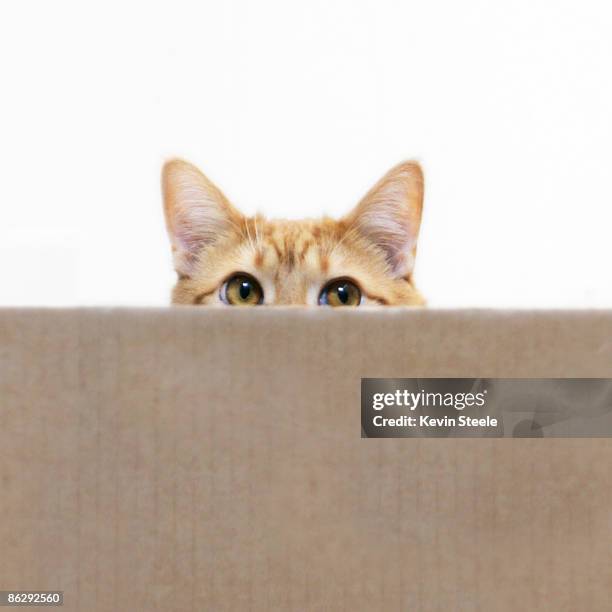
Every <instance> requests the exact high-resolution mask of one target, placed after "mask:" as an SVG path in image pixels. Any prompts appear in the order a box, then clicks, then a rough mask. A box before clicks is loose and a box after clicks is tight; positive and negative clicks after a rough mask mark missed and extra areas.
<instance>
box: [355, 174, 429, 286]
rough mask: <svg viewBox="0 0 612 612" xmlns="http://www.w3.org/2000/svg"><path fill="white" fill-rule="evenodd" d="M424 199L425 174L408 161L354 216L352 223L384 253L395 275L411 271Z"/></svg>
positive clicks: (384, 180)
mask: <svg viewBox="0 0 612 612" xmlns="http://www.w3.org/2000/svg"><path fill="white" fill-rule="evenodd" d="M422 198H423V174H422V171H421V169H420V167H419V165H418V164H417V163H415V162H405V163H403V164H399V165H398V166H396V167H395V168H393V169H392V170H391V171H390V172H388V173H387V174H386V175H385V176H384V177H383V178H382V179H381V180H380V181H379V182H378V183H377V184H376V185H375V186H374V187H373V188H372V189H371V190H370V191H369V192H368V194H367V195H366V196H365V198H364V199H363V200H362V201H361V202H360V204H359V205H358V206H357V208H356V209H355V211H354V213H353V215H352V218H353V221H352V222H353V223H354V224H356V225H357V226H358V227H359V230H360V232H361V234H362V235H363V236H364V237H366V238H367V239H368V240H369V241H370V242H371V243H372V244H374V245H376V246H377V247H378V248H379V249H380V250H381V251H383V253H384V254H385V257H386V260H387V263H388V264H389V266H390V268H391V270H392V272H393V274H394V275H396V276H405V275H406V274H409V273H410V272H411V271H412V267H413V265H414V248H415V246H416V242H417V237H418V233H419V225H420V219H421V207H422ZM349 219H350V218H349Z"/></svg>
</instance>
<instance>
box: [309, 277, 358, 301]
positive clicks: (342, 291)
mask: <svg viewBox="0 0 612 612" xmlns="http://www.w3.org/2000/svg"><path fill="white" fill-rule="evenodd" d="M319 304H321V305H324V306H359V304H361V291H359V287H357V285H356V284H355V283H354V282H352V281H350V280H348V279H346V278H339V279H336V280H333V281H331V282H329V283H327V285H325V287H323V290H322V291H321V294H320V295H319Z"/></svg>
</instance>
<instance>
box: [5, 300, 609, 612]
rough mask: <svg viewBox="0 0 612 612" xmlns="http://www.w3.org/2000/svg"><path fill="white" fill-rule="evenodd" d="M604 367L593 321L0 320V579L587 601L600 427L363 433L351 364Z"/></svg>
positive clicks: (383, 598) (77, 592) (600, 538)
mask: <svg viewBox="0 0 612 612" xmlns="http://www.w3.org/2000/svg"><path fill="white" fill-rule="evenodd" d="M417 376H421V377H476V376H482V377H612V312H611V311H589V312H586V311H585V312H561V311H558V312H554V311H553V312H495V311H477V310H476V311H471V310H468V311H437V310H405V309H385V310H365V309H361V310H354V311H343V310H336V311H332V310H328V309H312V310H307V309H301V308H295V309H278V308H271V309H267V308H258V309H250V310H237V309H227V310H225V309H222V310H206V309H197V308H174V309H159V310H139V309H135V310H126V309H114V310H104V309H89V310H87V309H85V310H19V309H12V310H11V309H9V310H4V311H0V414H1V417H2V427H1V428H0V453H1V461H0V484H1V488H0V516H1V521H0V545H1V549H0V589H23V590H34V589H47V590H63V591H64V601H65V603H64V609H65V610H86V611H91V612H99V611H107V610H108V611H111V610H112V611H127V610H147V611H150V610H164V611H170V610H172V611H174V610H213V611H215V612H216V611H222V610H350V611H355V610H364V611H372V610H516V609H517V608H518V609H523V610H536V609H537V610H555V611H560V610H572V611H573V610H607V609H610V593H611V589H612V546H611V545H610V542H611V541H612V470H611V469H610V466H611V465H612V443H611V441H610V440H609V439H573V440H572V439H569V440H568V439H535V440H533V439H524V440H511V439H362V438H361V435H360V378H361V377H397V378H401V377H417Z"/></svg>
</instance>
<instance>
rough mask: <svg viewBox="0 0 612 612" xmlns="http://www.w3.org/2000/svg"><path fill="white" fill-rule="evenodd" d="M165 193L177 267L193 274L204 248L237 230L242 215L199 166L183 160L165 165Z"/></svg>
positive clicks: (167, 218) (185, 272)
mask: <svg viewBox="0 0 612 612" xmlns="http://www.w3.org/2000/svg"><path fill="white" fill-rule="evenodd" d="M162 192H163V198H164V211H165V214H166V226H167V228H168V234H169V235H170V241H171V243H172V250H173V252H174V267H175V268H176V271H177V273H178V274H179V275H181V276H190V275H191V273H192V272H193V268H194V265H195V263H196V262H197V258H198V255H199V254H200V252H201V251H202V249H204V248H206V247H207V246H210V245H212V244H214V243H215V242H216V241H217V240H219V239H220V238H223V237H225V236H227V235H229V234H231V232H233V231H236V229H235V228H236V227H237V226H238V225H239V223H240V220H241V218H242V216H241V214H240V213H239V212H238V211H237V210H236V209H235V208H234V207H233V206H232V205H231V204H230V203H229V201H228V200H227V198H226V197H225V196H224V195H223V193H221V191H220V190H219V189H218V188H217V187H216V186H215V185H214V184H213V183H212V182H211V181H209V180H208V179H207V178H206V177H205V176H204V175H203V174H202V173H201V172H200V171H199V170H198V169H197V168H196V167H195V166H193V165H191V164H190V163H188V162H185V161H182V160H180V159H173V160H171V161H169V162H167V163H166V164H165V165H164V168H163V170H162Z"/></svg>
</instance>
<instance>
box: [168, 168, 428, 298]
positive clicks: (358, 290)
mask: <svg viewBox="0 0 612 612" xmlns="http://www.w3.org/2000/svg"><path fill="white" fill-rule="evenodd" d="M162 189H163V198H164V210H165V215H166V225H167V228H168V233H169V236H170V241H171V244H172V251H173V255H174V267H175V269H176V272H177V274H178V277H179V278H178V281H177V284H176V286H175V288H174V291H173V296H172V301H173V303H175V304H205V305H216V306H219V305H220V306H223V305H245V306H248V305H257V304H302V305H317V304H321V305H330V306H357V305H359V304H363V305H368V304H372V305H376V304H379V305H395V304H397V305H399V304H405V305H421V304H423V299H422V298H421V296H420V295H419V293H418V292H417V291H416V289H415V288H414V285H413V282H412V269H413V266H414V258H415V254H416V243H417V237H418V233H419V226H420V222H421V211H422V205H423V173H422V171H421V168H420V166H419V165H418V164H417V163H416V162H404V163H401V164H399V165H397V166H395V167H394V168H393V169H392V170H390V171H389V172H388V173H387V174H386V175H385V176H384V177H383V178H382V179H381V180H380V181H379V182H378V183H377V184H376V185H374V187H373V188H372V189H371V190H370V191H369V192H368V193H367V194H366V195H365V197H364V198H363V199H362V200H361V202H360V203H359V204H358V205H357V206H356V207H355V208H354V209H353V210H352V211H351V212H350V213H349V214H348V215H346V216H345V217H343V218H342V219H339V220H333V219H329V218H322V219H316V220H310V219H308V220H303V221H287V220H266V219H264V218H263V217H260V216H255V217H245V216H244V215H242V214H241V213H240V212H239V211H238V210H237V209H236V208H234V206H232V204H230V202H229V201H228V200H227V198H226V197H225V196H224V195H223V193H222V192H221V191H220V190H219V189H218V188H217V187H216V186H215V185H214V184H213V183H212V182H211V181H210V180H209V179H207V178H206V177H205V176H204V175H203V174H202V173H201V172H200V171H199V170H198V169H197V168H196V167H195V166H193V165H191V164H189V163H187V162H185V161H182V160H172V161H169V162H168V163H166V165H165V166H164V168H163V172H162Z"/></svg>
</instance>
